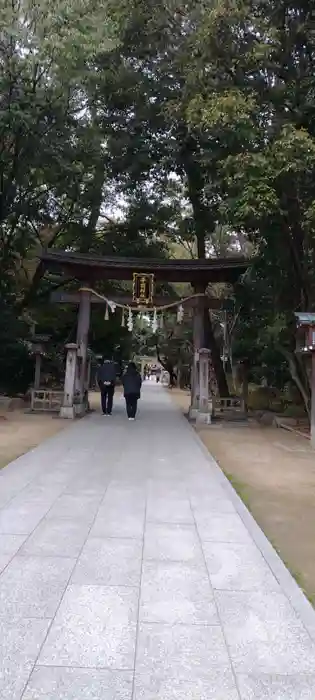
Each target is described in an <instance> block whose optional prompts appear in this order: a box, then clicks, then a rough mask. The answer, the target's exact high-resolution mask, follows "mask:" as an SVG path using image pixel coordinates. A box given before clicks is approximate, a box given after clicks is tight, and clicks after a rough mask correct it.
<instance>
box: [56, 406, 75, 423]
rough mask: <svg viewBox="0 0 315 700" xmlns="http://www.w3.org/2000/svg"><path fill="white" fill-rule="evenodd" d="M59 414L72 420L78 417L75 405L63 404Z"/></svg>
mask: <svg viewBox="0 0 315 700" xmlns="http://www.w3.org/2000/svg"><path fill="white" fill-rule="evenodd" d="M59 416H60V418H69V419H70V420H74V418H75V417H76V412H75V407H74V406H61V409H60V413H59Z"/></svg>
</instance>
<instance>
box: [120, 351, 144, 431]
mask: <svg viewBox="0 0 315 700" xmlns="http://www.w3.org/2000/svg"><path fill="white" fill-rule="evenodd" d="M122 382H123V387H124V396H125V400H126V409H127V416H128V418H129V420H134V419H135V417H136V413H137V407H138V400H139V399H140V394H141V384H142V380H141V375H140V373H139V372H138V370H137V368H136V365H135V363H134V362H129V365H128V367H127V371H126V373H125V374H124V376H123V379H122Z"/></svg>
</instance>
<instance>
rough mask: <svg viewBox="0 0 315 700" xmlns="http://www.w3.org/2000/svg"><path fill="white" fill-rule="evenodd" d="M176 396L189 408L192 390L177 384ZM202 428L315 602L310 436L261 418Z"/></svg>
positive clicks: (314, 457) (314, 462)
mask: <svg viewBox="0 0 315 700" xmlns="http://www.w3.org/2000/svg"><path fill="white" fill-rule="evenodd" d="M172 396H173V400H174V401H176V403H177V404H178V405H179V406H180V408H181V409H182V410H183V411H184V412H186V411H187V408H188V405H189V396H188V394H187V393H186V392H178V391H177V390H176V391H174V393H172ZM198 433H199V435H200V437H201V439H202V441H203V443H204V444H205V445H206V447H207V448H208V450H209V452H211V454H212V455H213V456H214V457H215V459H216V460H217V462H218V463H219V465H220V467H221V469H222V470H223V471H224V472H225V474H226V475H227V476H228V478H229V479H230V481H231V482H232V484H233V486H234V488H235V489H236V491H237V492H238V493H239V495H240V496H241V498H242V499H243V501H244V502H245V503H246V505H247V507H248V508H249V510H250V511H251V512H252V514H253V516H254V518H255V520H256V521H257V523H258V524H259V525H260V526H261V528H262V529H263V531H264V532H265V534H266V535H267V537H268V539H269V540H270V541H271V542H272V544H273V546H274V547H275V548H276V549H277V551H278V552H279V554H280V556H281V558H282V560H283V561H284V562H285V564H286V565H287V566H288V568H289V569H290V571H291V572H292V574H293V575H294V576H295V578H296V580H297V582H298V583H299V585H300V586H301V587H302V588H303V589H304V590H305V592H306V594H307V595H308V597H309V598H310V600H311V601H312V602H313V604H315V538H314V528H315V451H314V450H312V449H311V447H310V444H309V442H308V441H307V440H305V438H303V437H299V436H297V435H295V434H294V433H289V432H287V431H285V430H283V429H277V428H270V427H260V426H257V424H252V425H249V426H248V427H247V426H240V425H234V426H232V425H231V426H228V425H227V424H225V425H224V427H222V426H220V427H218V426H213V427H209V428H204V429H201V430H198Z"/></svg>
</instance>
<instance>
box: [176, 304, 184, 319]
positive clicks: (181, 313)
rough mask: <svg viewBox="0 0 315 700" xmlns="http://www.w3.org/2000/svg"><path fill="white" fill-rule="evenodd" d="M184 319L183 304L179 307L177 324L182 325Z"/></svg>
mask: <svg viewBox="0 0 315 700" xmlns="http://www.w3.org/2000/svg"><path fill="white" fill-rule="evenodd" d="M183 318H184V307H183V305H182V304H180V306H178V307H177V323H182V321H183Z"/></svg>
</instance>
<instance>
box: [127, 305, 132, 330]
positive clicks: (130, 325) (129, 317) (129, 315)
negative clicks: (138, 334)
mask: <svg viewBox="0 0 315 700" xmlns="http://www.w3.org/2000/svg"><path fill="white" fill-rule="evenodd" d="M127 328H128V331H130V333H131V331H132V330H133V317H132V310H131V307H129V311H128V321H127Z"/></svg>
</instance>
